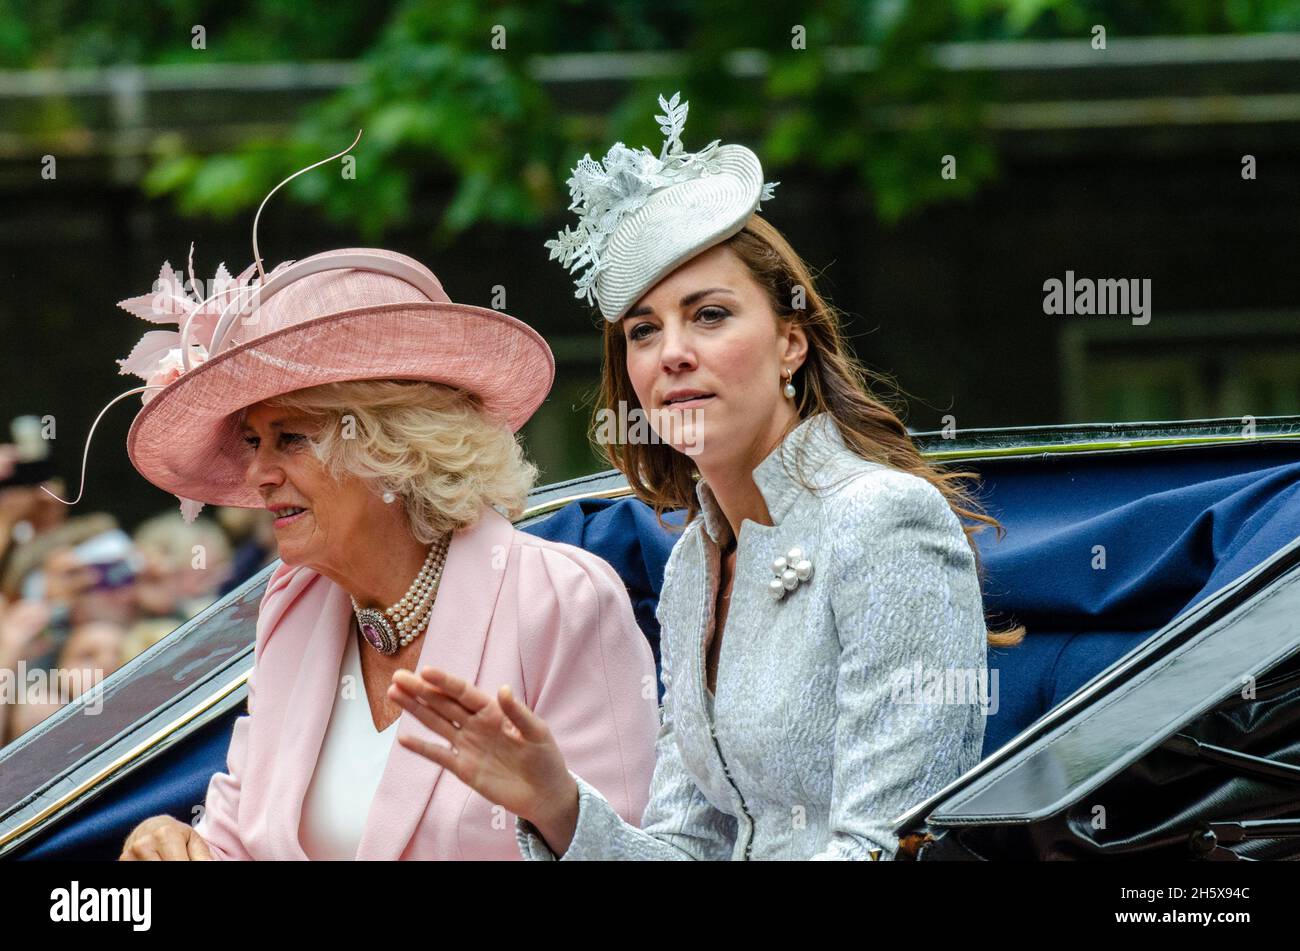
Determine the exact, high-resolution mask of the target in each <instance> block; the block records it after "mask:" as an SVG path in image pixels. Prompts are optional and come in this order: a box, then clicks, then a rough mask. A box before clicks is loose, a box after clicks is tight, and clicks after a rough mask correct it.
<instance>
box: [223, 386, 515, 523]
mask: <svg viewBox="0 0 1300 951" xmlns="http://www.w3.org/2000/svg"><path fill="white" fill-rule="evenodd" d="M259 405H262V406H268V407H274V408H277V409H284V410H288V411H290V412H296V413H301V414H302V415H304V416H307V417H308V418H309V419H311V420H313V421H320V422H322V423H323V425H322V426H320V428H319V430H318V431H317V432H315V433H313V434H311V435H309V436H308V437H307V440H308V442H309V444H310V445H311V447H312V451H313V453H315V455H316V458H317V459H319V460H320V461H321V463H322V464H323V465H324V466H325V470H326V471H327V472H328V473H329V475H330V476H331V477H332V478H334V479H336V480H340V481H341V480H342V479H343V477H344V476H346V475H352V476H355V477H357V478H360V479H362V480H364V481H367V482H369V483H371V485H372V487H373V488H374V491H375V494H376V495H381V494H383V493H384V492H385V491H388V492H392V493H393V494H394V495H396V496H397V497H398V498H399V499H401V501H402V504H403V507H404V508H405V510H406V515H407V518H408V520H409V523H410V528H411V534H412V535H413V536H414V537H415V538H416V539H417V540H419V541H420V542H422V543H424V544H426V545H429V544H433V542H434V541H436V540H437V539H438V538H439V537H441V536H442V535H443V534H444V533H446V532H448V531H454V530H455V529H458V528H464V527H466V526H469V525H472V524H474V522H475V521H477V520H478V516H479V512H480V511H481V509H482V507H483V505H484V504H488V505H491V506H493V507H495V508H496V509H497V510H498V511H500V512H501V514H502V515H505V516H506V517H507V518H510V519H515V518H518V517H519V516H520V515H521V514H522V513H523V510H524V505H525V503H526V501H527V498H528V492H529V490H530V489H531V488H532V487H533V484H534V483H535V482H536V480H537V467H536V466H534V465H533V464H532V463H531V462H529V461H528V460H527V459H526V458H525V457H524V452H523V447H522V446H521V445H520V444H519V441H518V440H517V439H516V438H515V435H514V433H512V432H511V431H510V429H509V428H508V427H507V426H505V425H504V424H502V423H500V422H498V421H497V420H495V419H494V418H493V417H491V416H489V415H487V414H486V413H485V412H484V411H483V409H482V407H481V405H480V403H479V401H478V399H477V398H476V397H474V396H473V395H472V394H469V393H467V392H465V391H463V390H459V389H456V388H454V387H450V386H445V385H443V384H441V383H432V382H429V381H426V380H348V381H344V382H340V383H323V384H321V385H319V386H313V387H308V388H306V389H302V390H294V391H293V392H291V393H285V394H282V395H280V396H275V397H271V398H270V399H267V400H264V401H262V403H261V404H259ZM249 408H251V407H248V408H245V409H244V410H242V411H241V412H240V414H239V421H240V422H241V423H242V422H243V420H244V417H245V415H246V414H247V412H248V409H249Z"/></svg>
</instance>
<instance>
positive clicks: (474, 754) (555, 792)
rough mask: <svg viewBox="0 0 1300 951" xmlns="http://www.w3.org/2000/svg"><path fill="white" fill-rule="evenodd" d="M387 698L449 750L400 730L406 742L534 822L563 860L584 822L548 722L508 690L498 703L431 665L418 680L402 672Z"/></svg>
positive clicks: (395, 677)
mask: <svg viewBox="0 0 1300 951" xmlns="http://www.w3.org/2000/svg"><path fill="white" fill-rule="evenodd" d="M388 696H389V697H390V698H392V700H393V701H394V702H396V703H397V704H398V705H399V706H401V707H402V708H403V709H404V710H409V711H410V712H411V713H412V714H414V715H415V717H416V718H417V719H418V720H419V721H420V722H421V723H423V724H424V725H425V726H427V727H428V728H429V729H431V730H433V731H434V732H435V733H437V734H438V735H439V736H441V737H442V738H443V739H445V740H446V741H447V742H448V743H449V744H450V746H443V745H442V744H440V743H431V742H428V741H426V740H422V739H419V738H418V737H413V736H409V735H407V734H405V733H400V732H399V733H398V735H397V741H398V742H399V743H401V744H402V745H403V746H405V747H406V748H407V749H409V750H412V751H413V752H416V753H419V754H420V755H421V756H425V757H427V758H429V759H431V760H433V761H434V762H435V763H437V764H438V765H440V766H442V767H443V768H444V769H447V770H450V771H451V773H452V774H453V775H454V776H456V777H457V778H458V779H459V780H460V781H461V782H463V783H465V785H467V786H469V787H470V788H471V789H473V790H475V791H476V792H477V793H478V794H479V795H481V796H482V797H483V798H484V799H488V800H490V801H492V802H494V803H497V804H498V805H500V806H502V807H504V808H506V809H508V810H510V811H511V812H513V813H514V814H515V815H518V816H521V817H522V818H524V819H527V820H528V821H529V822H531V823H532V824H533V825H534V826H536V827H537V830H538V831H539V832H541V834H542V836H543V837H544V838H545V839H546V841H547V844H548V845H549V846H550V847H551V849H552V850H553V851H555V852H556V853H557V854H560V853H563V852H565V851H567V850H568V847H569V842H570V841H571V840H572V838H573V830H574V828H575V826H576V825H577V821H578V785H577V783H576V782H574V779H573V777H572V776H571V775H569V771H568V769H567V768H566V767H565V765H564V757H563V756H562V755H561V754H560V749H559V747H558V746H556V744H555V740H554V738H552V736H551V731H550V730H549V729H548V728H547V726H546V721H544V720H543V719H542V718H541V717H539V716H537V715H536V714H535V713H533V712H532V711H531V710H529V709H528V708H527V707H526V706H524V704H522V703H520V702H519V701H518V700H517V699H516V698H515V696H514V694H513V692H512V691H511V690H510V688H509V687H505V686H503V687H502V688H501V689H500V691H499V692H498V693H497V696H496V697H495V698H494V697H491V696H489V695H488V694H486V693H484V692H483V691H481V690H479V689H478V688H477V687H475V686H474V685H473V684H471V683H468V682H466V681H465V680H463V679H462V678H460V677H457V676H455V675H453V674H449V673H446V672H445V671H441V670H437V669H435V668H433V667H424V668H423V669H421V671H420V675H419V676H416V675H415V674H413V673H411V672H410V671H408V670H398V671H395V672H394V673H393V683H392V685H391V686H389V688H388Z"/></svg>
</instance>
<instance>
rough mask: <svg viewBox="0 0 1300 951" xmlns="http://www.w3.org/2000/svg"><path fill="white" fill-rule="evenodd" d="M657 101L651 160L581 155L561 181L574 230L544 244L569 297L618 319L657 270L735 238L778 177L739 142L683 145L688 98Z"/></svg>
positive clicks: (618, 145) (613, 152)
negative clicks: (766, 176)
mask: <svg viewBox="0 0 1300 951" xmlns="http://www.w3.org/2000/svg"><path fill="white" fill-rule="evenodd" d="M680 97H681V93H680V92H678V93H674V94H673V97H672V98H671V99H667V100H665V99H664V97H663V96H660V97H659V107H660V108H661V109H662V110H663V113H664V114H663V115H657V116H655V119H656V120H658V122H659V128H660V131H662V132H663V133H664V135H665V136H666V137H667V138H666V139H665V141H664V144H663V146H662V147H661V148H660V150H659V155H658V157H656V156H655V154H654V153H653V152H651V151H650V150H649V149H648V148H645V147H642V148H640V149H629V148H628V147H627V146H625V145H624V144H623V143H622V142H615V143H614V145H613V146H612V147H611V148H610V150H609V151H608V152H607V153H606V154H605V158H604V161H603V162H598V161H596V160H595V159H593V158H592V157H591V155H590V154H588V155H584V156H583V157H582V160H581V161H579V162H578V164H577V166H575V167H574V169H573V175H572V177H571V178H570V179H569V180H568V185H569V192H570V195H571V196H572V198H573V201H572V203H571V204H570V205H569V210H570V211H576V212H577V213H578V219H579V220H578V224H577V226H576V227H572V228H565V229H564V230H563V231H561V232H560V234H559V236H558V237H557V238H554V239H552V240H550V241H547V242H546V247H547V248H549V249H550V251H551V260H556V259H557V258H558V259H559V261H560V263H561V264H562V265H563V266H564V267H565V268H567V269H568V270H569V271H570V272H577V271H579V270H582V273H581V274H580V275H579V276H578V277H577V288H578V289H577V292H576V293H575V295H574V296H575V297H578V298H579V299H585V300H586V301H587V303H589V304H590V303H592V302H593V300H594V302H595V303H596V304H597V305H598V306H599V308H600V312H601V315H602V316H603V317H604V318H605V319H606V320H608V321H610V322H611V323H613V322H614V321H617V320H620V319H621V318H622V316H623V315H624V314H625V313H626V312H627V311H628V310H629V309H630V308H631V307H632V305H633V304H635V303H636V302H637V301H638V300H639V299H640V298H641V296H642V295H643V294H645V292H646V291H648V290H649V289H650V288H651V287H653V286H654V285H655V284H657V283H658V282H659V281H660V279H662V278H663V277H664V276H665V275H667V274H669V273H670V272H672V271H673V270H675V269H676V268H677V267H678V266H679V265H681V264H683V263H684V262H686V261H688V260H690V259H691V258H692V257H694V256H695V255H697V254H699V253H700V252H701V251H704V250H707V249H708V248H710V247H712V246H713V245H715V244H718V243H719V242H721V241H725V240H726V239H727V238H729V237H731V236H732V235H734V234H736V233H737V232H738V231H740V230H741V228H743V227H744V226H745V222H746V221H748V220H749V216H750V215H752V214H753V213H754V212H755V211H756V210H757V209H758V208H759V204H760V203H761V202H763V201H767V200H768V199H770V198H771V197H772V189H773V188H775V187H776V186H777V185H779V184H780V182H768V183H766V184H764V182H763V167H762V165H761V164H760V163H759V161H758V156H756V155H755V154H754V153H753V152H751V151H750V150H749V149H747V148H745V147H744V146H743V145H719V144H718V143H719V140H718V139H714V140H713V141H712V142H710V143H709V144H708V145H706V146H705V147H704V148H702V149H701V150H700V151H698V152H687V151H685V149H684V148H683V147H682V140H681V135H682V129H683V127H684V126H685V125H686V114H687V109H688V107H689V103H686V102H680V103H679V99H680Z"/></svg>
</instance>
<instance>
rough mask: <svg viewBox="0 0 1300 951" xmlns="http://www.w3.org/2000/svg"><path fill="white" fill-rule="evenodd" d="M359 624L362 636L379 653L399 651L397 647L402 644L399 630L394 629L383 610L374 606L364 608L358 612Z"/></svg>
mask: <svg viewBox="0 0 1300 951" xmlns="http://www.w3.org/2000/svg"><path fill="white" fill-rule="evenodd" d="M357 624H358V625H359V626H360V628H361V636H362V637H364V638H365V639H366V641H367V642H368V643H369V644H370V646H371V647H373V648H374V649H375V650H377V651H379V653H381V654H388V655H392V654H396V653H397V648H398V647H399V646H400V645H399V642H398V638H397V632H396V631H394V630H393V627H392V625H391V624H389V623H388V619H387V618H386V617H384V615H383V613H382V612H380V611H376V610H375V609H374V608H363V609H362V610H361V611H359V612H358V613H357Z"/></svg>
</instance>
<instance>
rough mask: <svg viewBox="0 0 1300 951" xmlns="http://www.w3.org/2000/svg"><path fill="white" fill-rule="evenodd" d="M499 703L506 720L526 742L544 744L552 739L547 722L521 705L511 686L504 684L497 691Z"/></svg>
mask: <svg viewBox="0 0 1300 951" xmlns="http://www.w3.org/2000/svg"><path fill="white" fill-rule="evenodd" d="M497 702H498V703H500V704H501V712H502V713H504V714H505V715H506V719H507V720H509V721H510V723H511V724H513V725H514V727H515V729H516V730H518V731H519V735H520V736H522V737H523V738H524V739H525V740H528V741H529V742H531V743H542V742H545V741H546V740H548V739H550V730H548V729H547V727H546V721H545V720H543V719H542V718H541V717H539V716H538V715H537V714H535V713H533V711H532V710H529V709H528V707H526V706H524V705H523V704H522V703H520V702H519V700H518V699H516V698H515V692H514V691H513V690H511V689H510V687H509V686H506V685H504V684H503V685H502V686H501V689H500V690H499V691H497Z"/></svg>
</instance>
